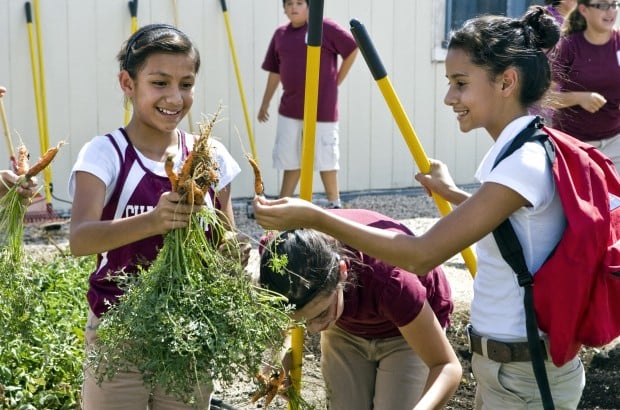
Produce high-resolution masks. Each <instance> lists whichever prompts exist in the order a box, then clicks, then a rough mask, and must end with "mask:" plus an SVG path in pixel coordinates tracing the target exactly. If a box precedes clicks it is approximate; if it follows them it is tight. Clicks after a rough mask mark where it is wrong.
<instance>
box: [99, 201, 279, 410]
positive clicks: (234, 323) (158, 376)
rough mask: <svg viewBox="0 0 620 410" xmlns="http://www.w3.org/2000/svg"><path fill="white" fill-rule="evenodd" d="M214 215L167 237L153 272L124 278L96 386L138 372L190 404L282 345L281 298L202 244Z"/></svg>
mask: <svg viewBox="0 0 620 410" xmlns="http://www.w3.org/2000/svg"><path fill="white" fill-rule="evenodd" d="M201 217H202V218H204V219H206V220H207V222H208V224H209V226H210V227H211V228H212V229H215V230H218V229H221V228H218V227H219V225H218V224H219V223H218V222H217V218H216V216H215V213H214V212H213V211H207V210H204V211H203V212H201V213H199V214H195V215H194V216H193V217H192V221H191V224H190V226H189V227H188V228H185V229H177V230H173V231H171V232H169V233H168V234H167V235H166V237H165V240H164V245H163V248H162V250H161V251H160V253H159V255H158V257H157V259H156V260H155V261H154V262H153V264H152V265H151V266H150V267H149V268H148V269H147V270H145V271H143V272H142V273H141V274H140V275H138V276H132V277H127V276H126V277H124V278H123V280H124V284H123V288H124V289H125V294H124V295H123V296H122V297H121V299H120V301H119V303H117V304H115V305H114V306H112V307H111V309H110V310H109V311H108V312H107V313H106V314H104V315H103V316H102V321H101V323H100V326H99V328H98V335H99V343H98V348H97V349H96V350H95V352H94V354H93V356H92V357H90V358H89V362H90V364H91V365H92V366H93V367H94V368H95V369H96V374H98V375H99V376H100V380H104V378H105V377H113V376H114V374H115V372H116V371H117V370H119V369H126V368H127V367H128V366H135V367H137V368H138V369H139V370H140V372H142V374H143V375H144V379H145V382H147V383H150V384H156V385H159V386H162V387H164V388H165V389H166V390H167V391H168V392H169V393H173V394H175V395H177V396H178V397H180V398H182V399H184V400H186V401H188V402H191V401H192V399H193V394H194V389H195V388H196V386H197V385H200V384H203V383H209V382H211V381H212V380H216V379H217V380H219V381H221V382H224V383H226V382H231V381H233V380H235V378H236V377H238V375H239V373H245V374H255V373H256V369H258V368H259V367H260V366H261V364H262V360H263V352H264V351H265V350H266V349H268V348H272V347H274V346H276V345H279V344H280V343H281V342H282V337H281V329H283V328H285V327H286V325H287V323H288V320H289V319H288V315H287V313H286V312H285V311H284V310H283V309H282V308H280V306H282V304H279V303H274V302H275V301H276V300H279V299H280V297H279V296H276V295H274V294H272V293H270V292H267V291H264V290H262V289H259V288H256V287H255V286H253V285H252V284H251V282H250V279H249V278H248V277H247V275H246V274H245V273H244V271H243V268H242V266H241V265H240V264H239V262H238V261H235V260H233V259H230V258H226V257H224V256H222V255H221V254H220V253H219V252H217V250H216V249H215V248H214V246H213V244H212V243H210V242H209V241H208V239H207V238H206V236H205V235H204V230H203V228H202V226H203V225H202V224H201V222H200V218H201Z"/></svg>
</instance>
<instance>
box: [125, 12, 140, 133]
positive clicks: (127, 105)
mask: <svg viewBox="0 0 620 410" xmlns="http://www.w3.org/2000/svg"><path fill="white" fill-rule="evenodd" d="M129 13H130V14H131V34H133V33H135V32H136V31H138V0H130V1H129ZM130 117H131V103H130V102H129V99H126V100H125V125H127V124H129V119H130Z"/></svg>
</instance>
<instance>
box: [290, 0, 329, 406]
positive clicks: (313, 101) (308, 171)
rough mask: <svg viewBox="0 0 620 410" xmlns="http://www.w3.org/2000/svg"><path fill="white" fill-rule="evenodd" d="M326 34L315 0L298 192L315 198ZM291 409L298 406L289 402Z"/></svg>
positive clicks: (296, 350)
mask: <svg viewBox="0 0 620 410" xmlns="http://www.w3.org/2000/svg"><path fill="white" fill-rule="evenodd" d="M322 37H323V0H312V7H310V16H309V19H308V40H307V44H308V46H307V53H306V56H307V57H306V85H305V95H304V127H303V134H302V135H303V140H302V150H301V179H300V188H299V196H300V197H301V198H302V199H305V200H307V201H312V173H313V171H314V140H315V133H316V115H317V105H318V94H319V68H320V67H321V43H322ZM291 332H292V334H291V362H292V364H291V382H292V383H293V386H294V387H295V389H296V391H297V392H301V370H302V359H303V357H302V352H303V346H304V330H303V329H302V328H295V329H293V330H291ZM288 407H289V410H298V409H297V408H294V407H297V406H296V405H292V404H291V403H290V402H289V406H288Z"/></svg>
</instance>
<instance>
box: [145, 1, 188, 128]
mask: <svg viewBox="0 0 620 410" xmlns="http://www.w3.org/2000/svg"><path fill="white" fill-rule="evenodd" d="M136 1H137V0H136ZM172 14H173V17H174V26H175V27H177V28H178V27H179V9H178V7H177V0H172ZM187 123H188V124H189V132H190V134H193V133H194V120H193V119H192V111H191V110H189V111H188V112H187Z"/></svg>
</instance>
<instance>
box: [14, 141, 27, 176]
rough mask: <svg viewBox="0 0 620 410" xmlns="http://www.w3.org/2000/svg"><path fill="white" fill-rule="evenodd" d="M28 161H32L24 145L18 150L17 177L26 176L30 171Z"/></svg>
mask: <svg viewBox="0 0 620 410" xmlns="http://www.w3.org/2000/svg"><path fill="white" fill-rule="evenodd" d="M28 159H30V154H29V153H28V149H27V148H26V146H25V145H24V144H22V145H20V146H19V147H18V148H17V170H16V172H17V175H26V172H28V170H29V169H30V165H29V164H28Z"/></svg>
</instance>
